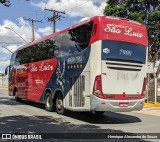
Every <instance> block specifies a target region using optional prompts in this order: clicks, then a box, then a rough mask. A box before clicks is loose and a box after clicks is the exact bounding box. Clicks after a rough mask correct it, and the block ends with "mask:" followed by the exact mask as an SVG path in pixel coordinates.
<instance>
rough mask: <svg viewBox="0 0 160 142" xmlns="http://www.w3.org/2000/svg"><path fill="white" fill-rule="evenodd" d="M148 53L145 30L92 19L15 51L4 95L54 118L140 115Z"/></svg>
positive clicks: (130, 23)
mask: <svg viewBox="0 0 160 142" xmlns="http://www.w3.org/2000/svg"><path fill="white" fill-rule="evenodd" d="M147 49H148V37H147V30H146V27H145V26H144V25H142V24H140V23H137V22H135V21H130V20H128V19H124V18H117V17H106V16H96V17H93V18H91V19H88V20H86V21H84V22H81V23H78V24H76V25H74V26H72V27H69V28H67V29H65V30H63V31H60V32H57V33H54V34H51V35H49V36H46V37H44V38H41V39H39V40H36V41H33V42H31V43H28V44H27V45H25V46H23V47H20V48H19V49H17V51H15V52H14V53H13V55H12V56H11V61H10V65H9V67H8V68H9V69H8V68H7V69H6V71H7V70H9V73H8V74H9V95H11V96H15V99H16V100H17V101H20V100H21V99H25V100H31V101H35V102H39V103H44V104H45V108H46V110H47V111H54V110H55V111H57V113H58V114H64V113H65V112H66V110H72V111H94V112H96V113H103V112H105V111H112V112H126V111H133V110H141V109H142V108H143V104H144V93H145V86H146V84H145V82H146V63H147V53H148V50H147Z"/></svg>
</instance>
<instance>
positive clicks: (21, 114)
mask: <svg viewBox="0 0 160 142" xmlns="http://www.w3.org/2000/svg"><path fill="white" fill-rule="evenodd" d="M159 121H160V108H155V109H154V110H153V109H150V108H144V109H143V110H142V111H140V112H137V111H135V112H127V113H112V112H106V113H105V114H103V115H94V114H91V113H84V112H81V113H80V112H79V113H78V112H68V114H67V115H65V116H62V115H58V114H57V113H56V112H47V111H45V109H44V105H42V104H38V103H33V102H28V101H22V102H21V103H18V102H16V101H15V100H14V98H13V97H10V96H8V92H7V91H5V90H0V133H83V134H84V133H92V134H93V133H104V134H105V133H133V134H137V133H159V132H160V123H159ZM95 135H96V134H93V136H94V137H95ZM48 141H49V140H48ZM57 141H58V140H57ZM63 141H65V140H63ZM70 141H72V140H70ZM73 141H75V140H73ZM76 141H77V140H76ZM84 141H85V140H84ZM87 141H91V140H90V139H88V140H87ZM92 141H94V140H92ZM95 141H100V140H98V139H97V140H95ZM102 141H104V140H102ZM110 141H116V139H110ZM122 141H125V140H124V139H122ZM126 141H127V140H126ZM129 141H158V140H155V139H147V140H142V139H136V140H134V139H131V140H129Z"/></svg>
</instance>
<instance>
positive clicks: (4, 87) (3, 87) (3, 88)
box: [0, 86, 8, 90]
mask: <svg viewBox="0 0 160 142" xmlns="http://www.w3.org/2000/svg"><path fill="white" fill-rule="evenodd" d="M0 90H8V86H0Z"/></svg>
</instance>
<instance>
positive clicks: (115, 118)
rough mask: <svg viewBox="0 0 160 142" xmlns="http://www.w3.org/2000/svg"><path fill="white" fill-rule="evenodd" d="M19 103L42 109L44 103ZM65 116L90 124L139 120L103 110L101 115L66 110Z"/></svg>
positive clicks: (138, 119)
mask: <svg viewBox="0 0 160 142" xmlns="http://www.w3.org/2000/svg"><path fill="white" fill-rule="evenodd" d="M21 104H23V105H29V106H33V107H37V108H40V109H43V110H44V104H40V103H36V102H31V101H22V102H21ZM54 113H56V112H53V114H54ZM65 116H67V117H71V118H74V119H77V120H81V121H84V122H87V123H91V124H123V123H137V122H141V119H140V118H138V117H136V116H132V115H127V114H122V113H114V112H105V113H104V114H102V115H95V114H93V113H91V112H73V111H67V114H66V115H65Z"/></svg>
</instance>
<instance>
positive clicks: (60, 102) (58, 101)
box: [56, 94, 66, 114]
mask: <svg viewBox="0 0 160 142" xmlns="http://www.w3.org/2000/svg"><path fill="white" fill-rule="evenodd" d="M56 111H57V113H58V114H65V113H66V110H65V109H64V105H63V97H62V95H61V94H58V96H57V98H56Z"/></svg>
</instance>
